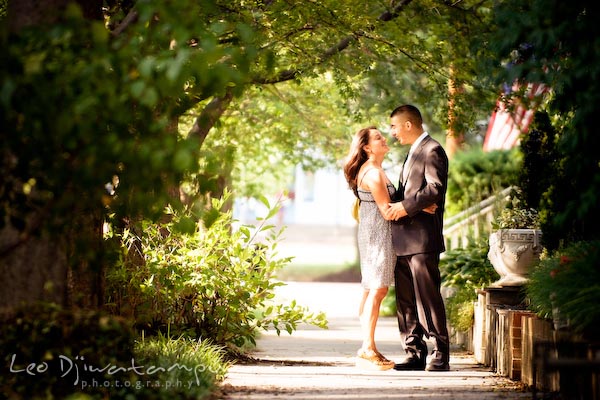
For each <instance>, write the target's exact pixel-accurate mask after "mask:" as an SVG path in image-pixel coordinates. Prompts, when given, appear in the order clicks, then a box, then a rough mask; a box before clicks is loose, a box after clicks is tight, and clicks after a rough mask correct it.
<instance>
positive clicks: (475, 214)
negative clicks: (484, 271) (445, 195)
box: [444, 187, 512, 250]
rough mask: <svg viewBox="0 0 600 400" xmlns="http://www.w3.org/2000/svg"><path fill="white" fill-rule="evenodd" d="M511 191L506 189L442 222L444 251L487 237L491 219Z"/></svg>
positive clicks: (510, 188)
mask: <svg viewBox="0 0 600 400" xmlns="http://www.w3.org/2000/svg"><path fill="white" fill-rule="evenodd" d="M511 190H512V187H509V188H506V189H504V190H503V191H501V192H500V193H498V194H496V195H495V196H492V197H489V198H487V199H485V200H483V201H482V202H480V203H479V204H476V205H474V206H472V207H469V208H468V209H466V210H464V211H461V212H460V213H458V214H456V215H453V216H452V217H450V218H448V219H447V220H446V221H445V222H444V238H445V240H446V250H452V249H456V248H459V247H462V246H464V245H466V244H467V242H468V240H469V239H470V238H474V239H476V238H479V237H481V236H482V235H488V234H489V233H490V232H491V228H492V221H493V219H494V218H495V217H496V214H497V213H498V210H499V209H500V208H501V207H503V206H504V205H505V204H506V202H507V200H508V199H509V194H510V192H511Z"/></svg>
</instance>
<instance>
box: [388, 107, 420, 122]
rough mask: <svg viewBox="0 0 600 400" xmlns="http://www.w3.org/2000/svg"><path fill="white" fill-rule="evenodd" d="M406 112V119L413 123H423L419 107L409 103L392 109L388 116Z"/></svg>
mask: <svg viewBox="0 0 600 400" xmlns="http://www.w3.org/2000/svg"><path fill="white" fill-rule="evenodd" d="M399 114H406V115H407V116H408V120H409V121H410V122H412V123H413V124H415V125H419V126H421V125H423V117H422V116H421V112H420V111H419V109H418V108H417V107H415V106H413V105H410V104H404V105H402V106H398V107H396V108H395V109H394V111H392V113H391V114H390V118H392V117H394V116H396V115H399Z"/></svg>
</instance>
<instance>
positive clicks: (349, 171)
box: [344, 126, 377, 197]
mask: <svg viewBox="0 0 600 400" xmlns="http://www.w3.org/2000/svg"><path fill="white" fill-rule="evenodd" d="M372 129H377V127H375V126H369V127H368V128H363V129H361V130H359V131H358V132H356V135H354V138H353V139H352V144H351V145H350V152H349V153H348V156H347V157H346V163H345V164H344V176H345V177H346V181H348V185H349V186H350V189H352V191H353V192H354V194H355V195H356V194H357V189H358V182H357V177H358V171H360V167H362V165H363V164H364V163H365V162H366V161H367V160H368V159H369V156H368V155H367V152H366V151H365V146H366V145H367V144H369V133H370V131H371V130H372ZM357 197H358V195H357Z"/></svg>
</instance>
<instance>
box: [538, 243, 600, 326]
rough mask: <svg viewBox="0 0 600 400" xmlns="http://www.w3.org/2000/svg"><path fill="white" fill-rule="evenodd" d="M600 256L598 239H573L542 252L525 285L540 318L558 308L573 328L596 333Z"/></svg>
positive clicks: (550, 316) (599, 314)
mask: <svg viewBox="0 0 600 400" xmlns="http://www.w3.org/2000/svg"><path fill="white" fill-rule="evenodd" d="M599 260H600V241H590V242H574V243H572V244H570V245H568V246H566V247H563V248H562V249H559V250H557V251H555V252H553V253H552V254H550V255H547V254H546V255H542V258H541V259H540V262H539V264H538V265H537V266H536V267H535V268H534V269H533V271H532V272H531V274H530V279H529V282H528V283H527V285H526V292H527V296H528V298H529V301H530V306H529V307H530V308H531V309H532V310H533V311H534V312H536V313H537V314H538V315H539V316H540V317H542V318H552V312H553V308H554V309H555V310H560V313H561V315H562V316H564V317H565V318H566V319H568V321H569V326H570V328H571V329H572V330H573V331H575V332H579V333H584V334H588V335H592V334H597V333H599V328H598V327H599V326H600V307H598V304H600V268H599V267H598V261H599ZM594 332H595V333H594Z"/></svg>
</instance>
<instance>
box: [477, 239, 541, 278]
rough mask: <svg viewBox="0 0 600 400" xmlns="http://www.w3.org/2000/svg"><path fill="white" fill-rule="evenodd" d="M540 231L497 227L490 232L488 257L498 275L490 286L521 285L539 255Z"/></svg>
mask: <svg viewBox="0 0 600 400" xmlns="http://www.w3.org/2000/svg"><path fill="white" fill-rule="evenodd" d="M541 239H542V231H541V230H539V229H499V230H497V231H495V232H492V233H491V234H490V239H489V244H490V250H489V252H488V258H489V260H490V262H491V263H492V266H493V267H494V269H495V270H496V272H498V274H499V275H500V279H499V280H497V281H496V282H494V283H493V284H492V286H495V287H499V286H522V285H523V284H525V283H526V282H527V280H528V277H527V276H528V274H529V270H530V268H531V266H532V265H533V263H534V262H535V261H537V260H538V259H539V257H540V253H541V251H542V245H541Z"/></svg>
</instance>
